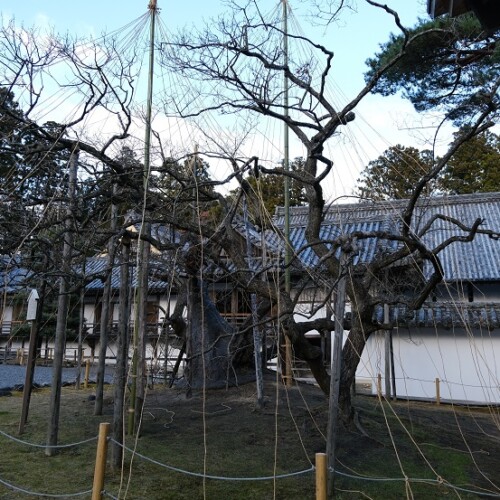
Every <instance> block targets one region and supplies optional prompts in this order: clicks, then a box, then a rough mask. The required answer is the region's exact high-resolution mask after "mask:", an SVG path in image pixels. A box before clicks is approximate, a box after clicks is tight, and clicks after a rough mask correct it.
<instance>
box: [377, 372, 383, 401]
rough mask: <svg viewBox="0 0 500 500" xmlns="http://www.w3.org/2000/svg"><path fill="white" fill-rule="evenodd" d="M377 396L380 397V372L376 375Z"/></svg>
mask: <svg viewBox="0 0 500 500" xmlns="http://www.w3.org/2000/svg"><path fill="white" fill-rule="evenodd" d="M377 397H379V398H381V397H382V374H380V373H379V374H378V375H377Z"/></svg>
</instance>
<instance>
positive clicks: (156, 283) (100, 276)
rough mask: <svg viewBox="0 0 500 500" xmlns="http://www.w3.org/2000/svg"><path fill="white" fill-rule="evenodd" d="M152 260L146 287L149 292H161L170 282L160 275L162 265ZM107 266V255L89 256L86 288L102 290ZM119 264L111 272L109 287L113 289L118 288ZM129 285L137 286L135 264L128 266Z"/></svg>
mask: <svg viewBox="0 0 500 500" xmlns="http://www.w3.org/2000/svg"><path fill="white" fill-rule="evenodd" d="M157 264H158V263H157V262H156V261H155V260H154V259H151V260H150V269H149V271H150V272H149V281H148V288H149V292H150V293H155V292H162V291H166V290H168V289H169V287H170V284H169V282H168V280H166V279H165V276H164V275H162V266H158V265H157ZM107 266H108V258H107V257H90V258H88V259H87V261H86V263H85V273H84V276H85V278H86V279H87V280H90V281H89V283H88V284H87V285H86V288H87V290H102V288H103V287H104V277H105V271H106V268H107ZM120 281H121V280H120V264H117V265H115V266H114V267H113V270H112V273H111V287H112V288H113V289H116V290H117V289H119V288H120ZM130 286H131V287H136V286H137V273H136V266H134V265H131V266H130Z"/></svg>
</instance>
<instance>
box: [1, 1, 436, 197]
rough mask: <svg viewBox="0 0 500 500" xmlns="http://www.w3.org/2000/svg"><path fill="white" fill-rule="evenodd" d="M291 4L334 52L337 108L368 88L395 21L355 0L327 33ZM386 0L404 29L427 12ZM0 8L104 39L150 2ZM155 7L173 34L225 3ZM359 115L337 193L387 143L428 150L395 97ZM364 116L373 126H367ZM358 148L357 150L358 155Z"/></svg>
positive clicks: (265, 8) (375, 101)
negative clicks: (366, 79)
mask: <svg viewBox="0 0 500 500" xmlns="http://www.w3.org/2000/svg"><path fill="white" fill-rule="evenodd" d="M289 3H290V5H291V7H292V9H294V11H295V12H296V16H297V17H298V19H299V23H300V25H301V27H302V29H304V30H305V32H306V34H309V35H310V36H311V37H312V38H314V39H315V41H318V42H320V43H322V44H324V45H325V46H327V47H328V48H329V49H332V50H333V51H334V53H335V59H334V62H333V71H332V74H333V77H334V85H335V88H337V89H338V96H339V97H338V98H339V99H340V100H341V101H344V102H343V103H342V102H340V105H342V104H345V101H347V100H348V99H350V98H352V97H353V96H355V95H356V94H357V93H358V92H359V91H360V89H361V88H362V87H363V72H364V71H365V70H366V67H365V65H364V62H365V61H366V59H367V58H369V57H371V56H373V55H374V53H375V52H376V51H377V50H378V47H379V44H380V43H384V42H385V41H387V39H388V37H389V34H390V32H391V31H394V30H395V28H394V23H393V20H392V18H391V17H390V16H388V15H387V14H386V13H385V12H383V11H381V10H380V9H375V8H373V7H372V6H369V5H367V4H366V3H365V2H364V1H363V0H355V3H356V4H357V6H358V9H357V11H356V12H352V13H348V14H347V15H346V16H345V17H344V19H343V21H342V22H341V23H338V24H336V25H333V26H331V27H330V28H329V29H328V31H327V32H325V31H324V29H323V28H321V27H315V28H310V27H308V21H307V20H306V19H302V18H301V13H303V12H304V5H305V2H304V0H289ZM383 3H386V4H387V5H389V6H390V7H391V8H393V9H394V10H396V11H397V12H398V13H399V15H400V17H401V20H402V22H403V24H404V25H406V26H413V25H414V24H415V23H416V22H417V19H418V18H419V17H421V18H426V17H427V13H426V7H425V6H426V0H385V2H383ZM277 4H278V1H277V0H272V1H271V0H268V1H258V5H259V9H261V10H262V12H269V11H271V10H272V9H273V8H274V7H275V6H276V5H277ZM0 6H1V12H2V16H3V18H4V22H5V20H6V19H9V18H12V17H14V18H15V19H16V24H24V25H25V27H31V26H33V25H34V26H38V27H48V26H53V27H54V28H55V30H56V31H58V32H61V33H65V32H69V33H71V34H73V35H81V36H84V35H93V36H99V35H101V34H102V33H103V32H104V31H114V30H116V29H118V28H120V27H122V26H124V25H126V24H127V23H129V22H131V21H133V20H134V19H136V18H138V17H139V16H141V15H142V14H144V13H145V12H146V11H147V6H148V0H121V1H116V0H100V1H98V0H85V1H80V2H77V1H74V0H73V1H62V0H0ZM158 6H159V7H160V9H161V18H162V22H163V23H164V24H165V25H167V27H168V28H169V30H171V31H175V30H176V29H177V28H178V27H182V26H185V25H189V24H191V23H196V24H198V23H200V22H201V21H202V20H205V21H209V20H210V18H211V17H212V16H215V15H217V13H219V12H220V11H222V10H223V9H224V8H225V4H224V2H222V1H220V0H205V1H199V0H194V1H191V2H172V1H169V0H158ZM357 116H358V119H357V120H356V121H355V122H356V123H355V126H354V127H353V134H357V133H358V132H357V131H356V128H359V133H360V135H359V136H358V137H356V139H353V138H351V137H347V136H346V137H347V139H346V141H347V142H346V144H345V152H343V153H342V155H341V157H340V158H338V157H337V160H336V161H337V163H339V164H341V163H345V164H346V167H345V170H339V172H340V174H339V177H338V178H337V179H335V181H334V184H335V186H340V188H339V190H337V189H336V192H337V194H341V193H345V192H349V191H350V190H351V189H352V186H353V185H354V182H355V180H356V178H357V177H358V176H359V172H360V170H361V169H362V168H363V166H364V165H366V164H367V163H368V161H369V160H370V159H374V158H375V157H376V156H378V155H379V154H381V153H382V151H383V150H385V149H387V147H389V146H390V145H393V144H396V143H403V144H407V145H410V144H411V145H415V146H417V147H424V145H425V141H426V140H428V139H427V138H426V137H424V135H422V134H423V132H422V134H421V132H420V131H419V128H418V122H419V120H420V119H419V118H418V117H415V115H414V113H413V110H412V107H411V105H410V104H409V103H408V102H406V101H403V100H402V99H400V98H398V97H393V98H388V99H385V98H384V100H382V98H381V97H380V96H373V97H369V98H368V99H366V101H365V102H364V103H363V104H362V105H361V106H360V108H359V110H358V111H357ZM365 121H366V122H367V123H369V126H367V127H364V128H363V123H364V122H365ZM408 129H410V131H409V130H408ZM422 130H424V129H422ZM351 141H352V142H351ZM419 142H420V143H419ZM360 145H362V147H360ZM356 148H359V150H356V151H355V152H353V151H354V149H356ZM298 154H300V153H298ZM336 154H338V153H336ZM332 156H334V153H332ZM347 164H349V165H348V166H347Z"/></svg>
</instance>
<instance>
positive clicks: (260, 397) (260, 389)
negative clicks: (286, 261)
mask: <svg viewBox="0 0 500 500" xmlns="http://www.w3.org/2000/svg"><path fill="white" fill-rule="evenodd" d="M243 219H244V222H245V233H246V234H245V236H246V240H247V261H248V269H249V270H250V272H251V274H252V275H253V273H254V272H255V269H254V265H253V258H252V243H251V241H250V224H249V222H248V206H247V197H246V194H245V196H244V197H243ZM250 303H251V308H252V330H253V350H254V363H255V380H256V383H257V406H258V407H259V408H262V407H263V406H264V381H263V377H262V339H261V336H260V331H259V326H258V321H259V317H258V315H257V297H256V296H255V293H252V294H251V295H250Z"/></svg>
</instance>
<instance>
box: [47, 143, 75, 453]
mask: <svg viewBox="0 0 500 500" xmlns="http://www.w3.org/2000/svg"><path fill="white" fill-rule="evenodd" d="M77 168H78V150H76V151H73V153H72V154H71V158H70V162H69V181H68V184H69V185H68V199H69V201H68V205H67V208H66V220H65V230H64V243H63V254H62V275H61V277H60V281H59V298H58V303H57V323H56V333H55V342H54V361H53V365H52V385H51V391H50V406H49V426H48V432H47V448H46V449H45V454H46V455H47V456H52V455H53V454H54V453H55V448H54V446H56V445H57V437H58V433H59V410H60V406H61V386H62V367H63V361H64V348H65V345H66V320H67V316H68V308H69V275H70V272H71V257H72V251H73V250H72V249H73V215H74V211H75V193H76V177H77Z"/></svg>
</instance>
